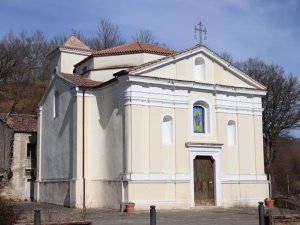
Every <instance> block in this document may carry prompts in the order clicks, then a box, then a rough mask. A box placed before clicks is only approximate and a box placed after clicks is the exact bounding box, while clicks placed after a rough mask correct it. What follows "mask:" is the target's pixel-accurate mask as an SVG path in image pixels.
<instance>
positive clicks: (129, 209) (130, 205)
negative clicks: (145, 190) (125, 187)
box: [126, 203, 135, 213]
mask: <svg viewBox="0 0 300 225" xmlns="http://www.w3.org/2000/svg"><path fill="white" fill-rule="evenodd" d="M134 206H135V204H134V203H127V204H126V212H128V213H132V212H133V211H134Z"/></svg>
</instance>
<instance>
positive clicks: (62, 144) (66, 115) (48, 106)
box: [39, 79, 76, 180]
mask: <svg viewBox="0 0 300 225" xmlns="http://www.w3.org/2000/svg"><path fill="white" fill-rule="evenodd" d="M56 91H57V92H58V93H59V112H58V114H59V115H58V116H57V117H55V116H54V93H55V92H56ZM72 91H74V90H72V88H71V87H70V86H68V85H66V84H65V83H64V82H62V81H60V80H58V79H56V80H55V81H54V84H53V86H52V88H51V89H50V90H49V93H48V97H47V99H46V100H45V102H44V104H43V111H42V117H41V118H42V123H41V124H42V127H41V130H40V132H41V137H42V138H41V147H42V148H41V149H40V159H41V161H42V164H41V168H40V171H39V172H40V179H41V180H48V179H50V180H53V179H54V180H55V179H70V178H72V176H73V164H72V160H73V148H74V142H73V140H74V130H75V129H76V127H74V124H73V121H74V120H75V117H74V116H75V115H74V110H75V109H74V103H75V96H74V95H73V94H72Z"/></svg>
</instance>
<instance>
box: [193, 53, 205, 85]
mask: <svg viewBox="0 0 300 225" xmlns="http://www.w3.org/2000/svg"><path fill="white" fill-rule="evenodd" d="M194 78H195V80H199V81H204V80H205V61H204V59H203V58H202V57H197V58H195V61H194Z"/></svg>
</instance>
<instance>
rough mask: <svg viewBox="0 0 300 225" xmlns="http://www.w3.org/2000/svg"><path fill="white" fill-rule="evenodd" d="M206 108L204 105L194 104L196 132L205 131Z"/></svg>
mask: <svg viewBox="0 0 300 225" xmlns="http://www.w3.org/2000/svg"><path fill="white" fill-rule="evenodd" d="M204 119H205V118H204V108H203V107H202V106H194V107H193V126H194V133H204V132H205V126H204V121H205V120H204Z"/></svg>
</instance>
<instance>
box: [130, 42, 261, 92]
mask: <svg viewBox="0 0 300 225" xmlns="http://www.w3.org/2000/svg"><path fill="white" fill-rule="evenodd" d="M197 58H201V59H203V60H204V61H205V64H206V65H205V68H206V76H207V79H204V80H197V79H195V81H196V82H197V81H198V82H201V83H213V84H220V85H226V86H236V87H246V88H254V89H260V90H265V87H264V86H263V85H262V84H260V83H259V82H257V81H256V80H254V79H253V78H251V77H250V76H248V75H247V74H245V73H243V72H242V71H240V70H239V69H237V68H236V67H234V66H233V65H231V64H230V63H229V62H227V61H226V60H224V59H223V58H222V57H220V56H219V55H218V54H217V53H215V52H214V51H212V50H211V49H209V48H207V47H205V46H203V45H196V46H194V47H192V48H190V49H187V50H185V51H181V52H179V53H177V54H174V55H171V56H167V57H164V58H161V59H158V60H155V61H152V62H149V63H145V64H142V65H139V66H136V67H133V68H130V69H128V70H127V72H128V73H129V74H131V75H146V76H155V77H163V78H171V79H182V80H185V79H187V80H193V75H192V74H193V73H194V72H193V70H194V69H193V63H195V60H197Z"/></svg>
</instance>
